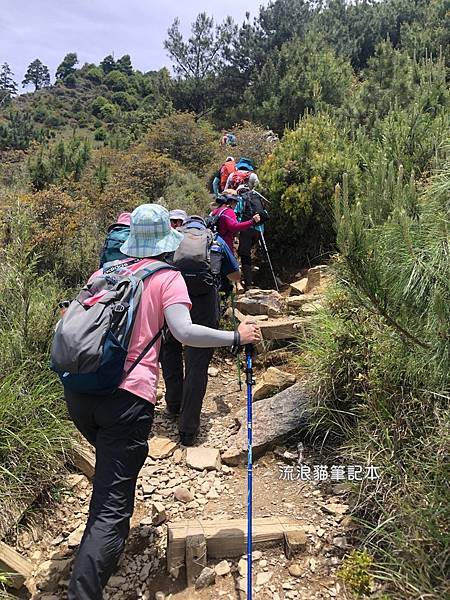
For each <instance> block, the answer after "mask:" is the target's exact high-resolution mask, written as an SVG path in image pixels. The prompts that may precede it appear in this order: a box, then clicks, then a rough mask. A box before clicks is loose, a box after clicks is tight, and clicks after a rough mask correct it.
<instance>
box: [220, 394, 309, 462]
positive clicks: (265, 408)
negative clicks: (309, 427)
mask: <svg viewBox="0 0 450 600" xmlns="http://www.w3.org/2000/svg"><path fill="white" fill-rule="evenodd" d="M310 407H311V397H310V395H309V392H308V391H307V389H306V387H305V385H304V384H303V383H296V384H295V385H293V386H291V387H289V388H287V389H285V390H284V391H282V392H279V393H278V394H275V396H272V397H271V398H266V399H264V400H258V401H257V402H255V403H254V404H253V450H254V452H255V454H258V453H259V454H261V453H262V452H263V451H264V450H265V449H266V448H267V447H268V446H270V445H271V444H273V443H274V442H278V441H280V440H281V439H282V438H284V437H285V436H287V435H289V434H291V433H294V432H296V431H298V430H299V429H301V428H302V427H303V426H304V425H305V423H306V421H307V419H308V416H309V412H310ZM236 419H237V420H238V421H239V423H240V424H241V428H240V430H239V431H238V433H237V434H236V436H235V439H234V440H233V439H231V440H230V450H229V451H227V452H230V451H231V449H233V456H234V459H235V460H239V461H240V462H242V460H243V459H244V458H245V455H246V452H247V419H246V410H245V409H242V410H240V411H239V412H238V413H237V415H236ZM233 447H234V448H235V449H234V448H233ZM238 451H239V455H237V452H238ZM226 454H227V453H225V454H223V455H222V459H223V461H224V462H225V461H226ZM227 464H230V463H229V462H227Z"/></svg>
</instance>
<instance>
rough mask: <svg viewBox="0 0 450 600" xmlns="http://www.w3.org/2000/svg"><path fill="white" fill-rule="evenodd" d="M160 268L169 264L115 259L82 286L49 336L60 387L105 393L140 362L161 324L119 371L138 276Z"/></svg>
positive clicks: (139, 280) (142, 277)
mask: <svg viewBox="0 0 450 600" xmlns="http://www.w3.org/2000/svg"><path fill="white" fill-rule="evenodd" d="M144 261H146V262H144ZM139 263H140V264H139ZM134 265H135V266H134ZM133 267H134V268H133ZM163 269H173V267H171V266H169V265H168V264H167V263H163V262H160V261H152V262H150V263H149V262H148V259H138V260H136V259H135V260H131V261H127V262H120V263H118V264H113V265H112V266H110V267H108V268H106V269H104V270H103V272H102V273H101V274H100V275H97V276H96V277H95V278H94V279H93V280H92V281H90V282H89V283H87V284H86V285H85V286H84V287H83V288H82V290H81V291H80V292H79V294H78V296H77V297H76V298H75V300H73V301H72V302H71V303H70V305H69V308H68V309H67V311H66V312H65V314H64V316H63V317H62V318H61V320H60V321H59V322H58V324H57V326H56V329H55V334H54V337H53V344H52V350H51V361H52V362H51V368H52V369H53V370H54V371H55V372H56V373H58V375H59V377H60V379H61V382H62V384H63V385H64V387H67V388H68V389H70V390H72V391H75V392H79V393H82V394H98V395H105V394H110V393H112V392H114V391H115V390H116V389H117V387H118V386H119V384H120V383H121V381H122V380H123V379H124V378H125V377H126V376H127V375H129V373H131V371H132V370H133V369H134V368H135V367H136V366H137V365H138V364H139V362H140V361H141V360H142V358H143V357H144V356H145V354H146V353H147V352H148V351H149V350H150V348H151V347H152V346H153V344H155V342H156V341H157V340H158V338H159V337H160V335H161V333H162V329H161V330H160V331H158V332H157V333H156V335H155V336H154V337H153V339H151V340H149V342H148V344H147V345H146V346H145V348H144V349H143V351H142V352H141V353H140V355H139V356H138V357H137V359H136V360H135V361H134V363H133V364H132V365H131V367H129V368H128V370H127V371H124V365H125V360H126V358H127V352H128V344H129V342H130V338H131V333H132V331H133V325H134V321H135V318H136V314H137V309H138V307H139V302H140V300H141V296H142V290H143V281H144V280H145V279H146V278H147V277H150V276H151V275H153V274H154V273H156V272H158V271H161V270H163Z"/></svg>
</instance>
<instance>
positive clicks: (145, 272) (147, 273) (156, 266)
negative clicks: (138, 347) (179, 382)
mask: <svg viewBox="0 0 450 600" xmlns="http://www.w3.org/2000/svg"><path fill="white" fill-rule="evenodd" d="M166 269H167V270H170V271H177V270H178V269H176V268H175V267H173V266H172V265H169V264H167V263H166V262H163V261H161V260H158V261H156V262H155V263H153V264H152V265H151V267H150V268H149V267H144V268H143V269H140V270H139V271H137V272H136V273H135V274H134V276H135V277H137V278H139V279H140V280H141V281H144V279H146V278H147V277H151V276H152V275H154V274H155V273H157V272H158V271H163V270H166ZM164 327H165V325H163V326H162V327H161V329H159V330H158V332H157V333H156V334H155V335H154V336H153V338H152V339H151V340H150V341H149V342H148V344H147V345H146V346H145V348H144V349H143V350H142V352H141V353H140V354H139V356H138V357H137V358H136V360H135V361H134V362H133V364H132V365H131V366H130V368H129V369H127V370H126V371H124V373H123V376H122V379H121V382H122V381H123V380H124V379H125V378H126V377H128V375H129V374H130V373H131V371H133V369H135V368H136V367H137V366H138V364H139V363H140V362H141V360H142V359H143V358H144V356H145V355H146V354H147V352H148V351H149V350H150V348H151V347H152V346H154V344H156V342H157V341H158V339H159V338H160V337H161V335H162V333H163V330H164Z"/></svg>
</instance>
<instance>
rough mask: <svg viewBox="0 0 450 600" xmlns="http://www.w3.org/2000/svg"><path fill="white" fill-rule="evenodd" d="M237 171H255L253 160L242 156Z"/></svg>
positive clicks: (237, 164)
mask: <svg viewBox="0 0 450 600" xmlns="http://www.w3.org/2000/svg"><path fill="white" fill-rule="evenodd" d="M236 170H237V171H240V170H244V171H254V170H255V165H254V163H253V161H252V159H251V158H247V157H245V156H241V158H240V159H239V161H238V162H237V163H236Z"/></svg>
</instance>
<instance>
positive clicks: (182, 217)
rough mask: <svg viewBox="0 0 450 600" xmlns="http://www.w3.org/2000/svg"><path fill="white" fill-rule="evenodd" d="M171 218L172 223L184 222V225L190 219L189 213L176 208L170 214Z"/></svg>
mask: <svg viewBox="0 0 450 600" xmlns="http://www.w3.org/2000/svg"><path fill="white" fill-rule="evenodd" d="M169 217H170V220H171V221H183V223H184V222H185V221H186V219H187V218H188V215H187V212H185V211H184V210H182V209H181V208H174V209H173V210H171V211H170V212H169Z"/></svg>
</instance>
